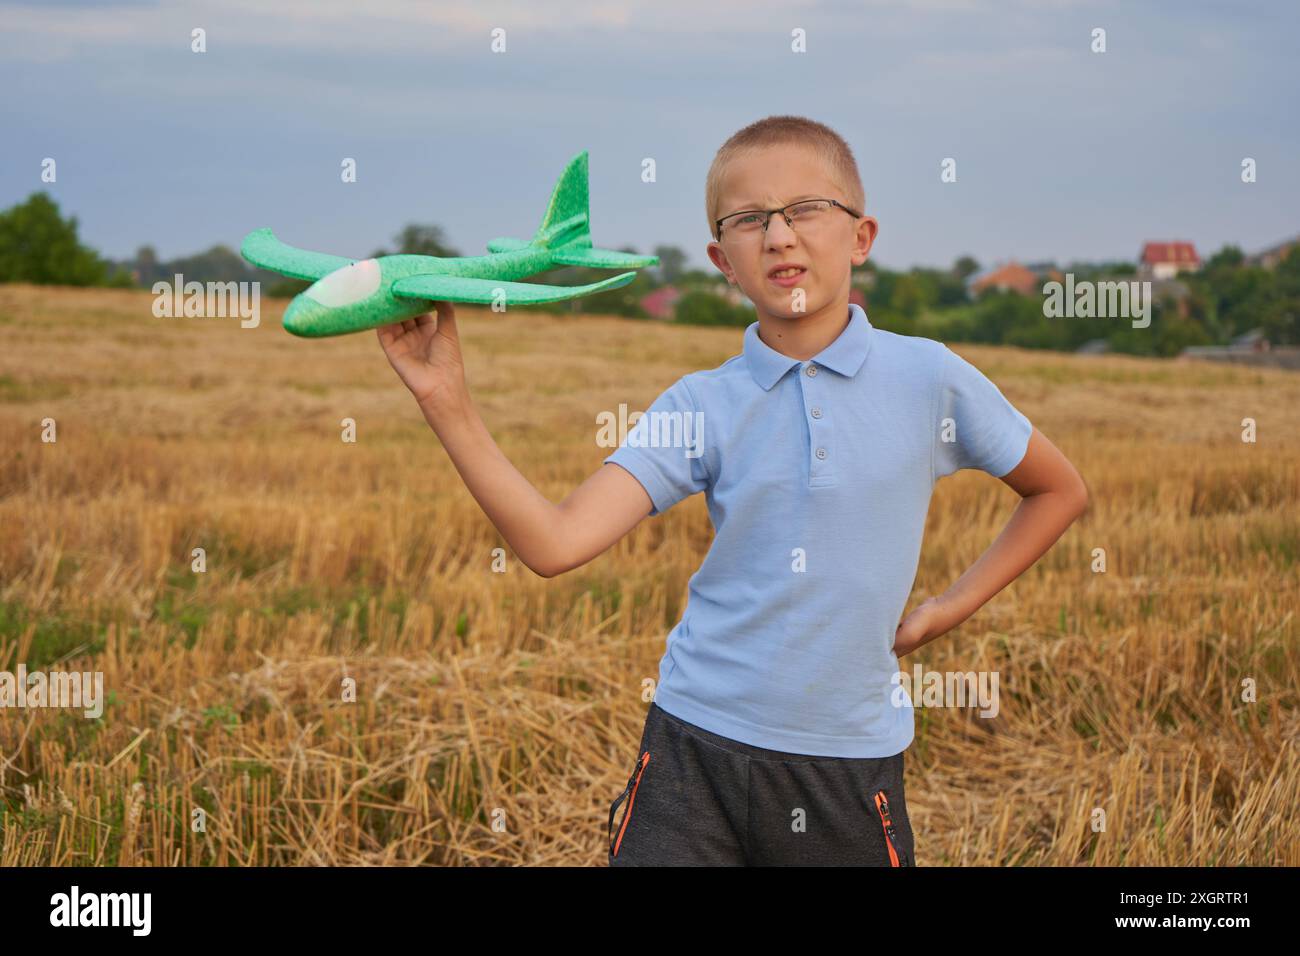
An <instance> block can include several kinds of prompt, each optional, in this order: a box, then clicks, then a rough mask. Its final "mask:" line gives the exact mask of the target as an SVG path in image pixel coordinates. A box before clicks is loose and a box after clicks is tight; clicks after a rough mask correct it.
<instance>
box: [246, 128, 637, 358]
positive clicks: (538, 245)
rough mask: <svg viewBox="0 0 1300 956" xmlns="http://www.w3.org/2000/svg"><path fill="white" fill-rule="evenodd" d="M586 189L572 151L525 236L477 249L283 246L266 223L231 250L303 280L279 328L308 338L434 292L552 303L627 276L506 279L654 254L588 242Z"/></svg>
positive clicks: (625, 262)
mask: <svg viewBox="0 0 1300 956" xmlns="http://www.w3.org/2000/svg"><path fill="white" fill-rule="evenodd" d="M587 197H588V191H587V152H586V150H584V151H582V152H581V153H579V154H578V155H577V156H575V157H574V158H573V159H572V160H570V161H569V165H568V166H566V167H565V168H564V172H563V173H561V174H560V178H559V181H558V182H556V184H555V191H554V192H553V193H552V194H551V203H550V205H549V206H548V207H547V209H546V218H544V219H543V220H542V225H541V228H539V229H538V230H537V233H536V235H534V236H533V238H532V239H530V240H524V239H493V240H492V241H491V242H489V243H488V251H489V252H490V253H491V255H486V256H463V257H457V258H446V259H442V258H438V257H436V256H413V255H396V256H381V257H380V258H377V259H362V260H356V259H347V258H344V257H343V256H331V255H328V254H326V253H322V252H309V251H307V250H305V249H295V248H294V247H293V246H288V245H285V244H284V243H283V242H281V241H280V240H279V239H277V238H275V234H274V233H272V232H271V230H270V229H258V230H255V231H254V232H250V233H249V234H248V235H247V236H245V237H244V242H243V244H242V245H241V246H240V250H239V251H240V254H241V255H243V257H244V258H245V259H247V260H248V261H249V262H251V263H252V264H253V265H255V266H258V267H259V268H262V269H269V270H270V271H272V272H278V273H280V274H281V275H286V276H292V277H293V278H295V279H310V280H312V281H313V284H312V285H311V286H310V287H309V288H308V289H306V290H305V291H303V292H302V293H301V294H300V295H298V296H296V297H295V298H294V300H293V301H292V302H290V303H289V307H288V308H287V309H286V310H285V312H284V327H285V329H286V330H287V331H289V332H292V333H293V334H294V335H300V336H306V337H310V338H316V337H320V336H325V335H343V334H346V333H348V332H360V331H363V330H365V329H372V328H374V327H375V326H378V325H387V324H388V323H390V322H400V321H401V320H403V319H409V318H411V317H413V316H416V315H420V314H421V313H424V312H428V311H430V309H431V308H432V303H433V302H434V301H435V300H444V301H448V302H478V303H483V304H490V303H494V302H498V301H501V302H504V303H505V304H506V305H527V304H530V303H539V302H559V301H562V300H564V299H573V298H577V297H578V296H583V295H591V294H592V293H593V292H603V291H604V290H605V289H617V288H618V287H619V286H624V285H627V284H628V283H629V282H631V281H632V280H633V279H634V278H636V273H635V272H624V273H622V274H621V275H616V276H612V277H611V278H609V279H605V280H603V281H601V282H593V283H591V284H589V285H575V286H558V285H538V284H535V283H531V282H513V281H511V280H513V279H522V278H526V277H527V276H531V275H535V274H537V273H538V272H544V271H546V270H547V269H553V268H555V267H556V266H586V267H588V268H591V269H640V268H643V267H645V266H653V265H657V264H658V263H659V259H658V257H657V256H637V255H631V254H629V253H626V252H616V251H614V250H612V249H598V248H594V247H593V246H592V244H591V232H590V214H589V211H588V198H587Z"/></svg>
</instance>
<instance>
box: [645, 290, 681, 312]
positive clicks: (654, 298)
mask: <svg viewBox="0 0 1300 956" xmlns="http://www.w3.org/2000/svg"><path fill="white" fill-rule="evenodd" d="M681 297H682V292H681V290H680V289H678V288H675V287H674V286H670V285H666V286H662V287H660V288H658V289H655V290H654V291H653V292H651V293H648V294H647V295H644V296H642V297H641V301H640V303H639V305H640V306H641V308H642V309H643V310H644V311H645V313H646V314H647V315H649V316H652V317H654V318H656V319H671V318H672V317H673V307H674V306H675V305H676V304H677V300H678V299H680V298H681Z"/></svg>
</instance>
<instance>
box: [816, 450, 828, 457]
mask: <svg viewBox="0 0 1300 956" xmlns="http://www.w3.org/2000/svg"><path fill="white" fill-rule="evenodd" d="M817 457H818V458H825V457H826V449H825V448H818V449H817Z"/></svg>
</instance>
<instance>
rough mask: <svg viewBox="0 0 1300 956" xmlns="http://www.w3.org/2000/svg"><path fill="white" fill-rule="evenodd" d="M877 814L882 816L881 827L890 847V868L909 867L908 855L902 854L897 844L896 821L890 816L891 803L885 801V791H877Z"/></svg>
mask: <svg viewBox="0 0 1300 956" xmlns="http://www.w3.org/2000/svg"><path fill="white" fill-rule="evenodd" d="M876 812H877V813H879V814H880V825H881V826H882V827H883V828H884V830H885V846H887V847H889V865H890V866H908V865H910V864H908V862H907V854H906V853H903V852H901V851H900V850H899V849H898V847H897V846H896V844H895V842H894V841H895V840H896V838H897V836H898V834H897V833H896V832H895V830H894V821H893V819H892V818H891V817H890V816H889V801H888V800H886V799H885V791H883V790H877V791H876Z"/></svg>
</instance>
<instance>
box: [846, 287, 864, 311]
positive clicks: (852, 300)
mask: <svg viewBox="0 0 1300 956" xmlns="http://www.w3.org/2000/svg"><path fill="white" fill-rule="evenodd" d="M849 305H856V306H858V307H859V308H861V309H862V311H863V312H865V311H867V297H866V296H865V295H863V294H862V290H861V289H859V288H858V287H857V286H851V287H850V288H849Z"/></svg>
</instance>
